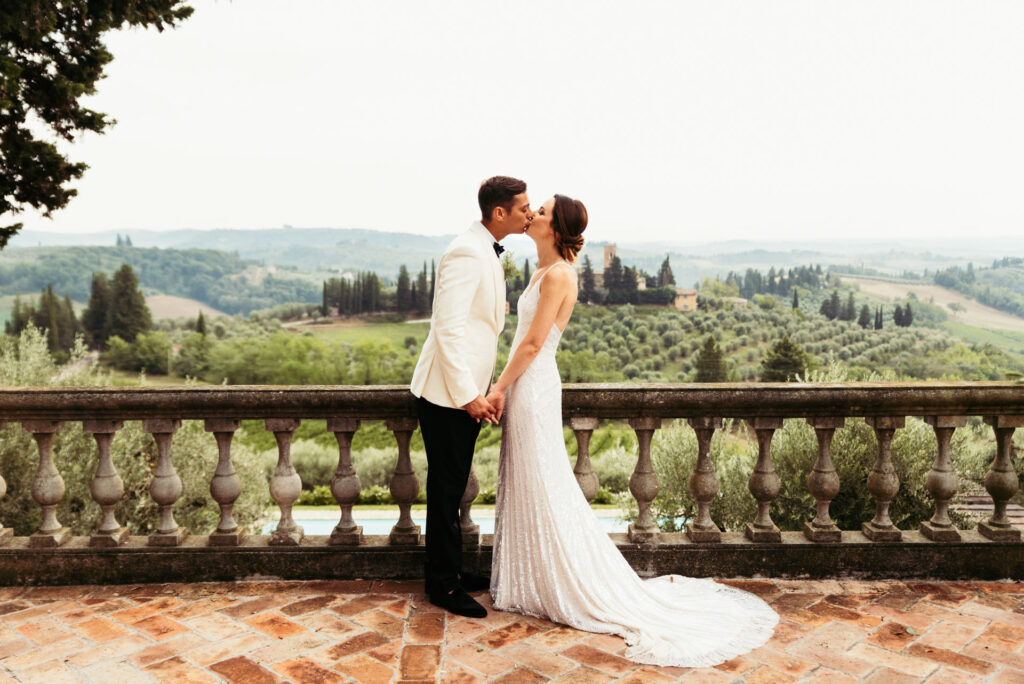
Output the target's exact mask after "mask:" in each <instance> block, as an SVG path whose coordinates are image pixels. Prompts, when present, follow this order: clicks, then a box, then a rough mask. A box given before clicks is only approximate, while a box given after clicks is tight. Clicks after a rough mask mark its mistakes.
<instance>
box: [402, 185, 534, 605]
mask: <svg viewBox="0 0 1024 684" xmlns="http://www.w3.org/2000/svg"><path fill="white" fill-rule="evenodd" d="M477 199H478V201H479V204H480V213H481V220H480V221H475V222H474V223H473V225H471V226H470V227H469V230H467V231H466V232H464V233H462V234H461V235H459V236H458V237H456V238H455V239H454V240H452V242H451V244H449V245H448V248H447V249H446V250H445V253H444V254H443V255H442V256H441V262H440V264H439V265H438V268H437V281H436V284H435V286H434V308H433V314H432V315H431V317H430V333H429V334H428V335H427V340H426V342H424V344H423V351H422V352H420V358H419V361H418V362H417V363H416V370H415V372H414V373H413V376H412V383H411V386H410V390H411V391H412V393H413V394H414V395H416V397H417V399H416V410H417V413H418V414H419V419H420V430H421V431H422V433H423V444H424V446H425V447H426V450H427V562H426V567H425V576H426V591H427V595H428V596H429V597H430V602H431V603H433V604H434V605H437V606H441V607H442V608H444V609H445V610H448V611H451V612H452V613H456V614H458V615H465V616H467V617H484V616H485V615H487V611H486V610H484V607H483V606H481V605H480V604H479V603H477V602H476V601H475V600H474V599H473V597H472V596H470V595H469V594H468V593H467V591H479V590H481V589H486V588H487V587H488V585H489V581H488V580H487V578H486V577H480V576H477V575H468V574H466V575H464V574H462V573H461V566H462V534H461V529H460V527H459V503H460V501H461V500H462V495H463V493H464V492H465V489H466V483H467V482H468V480H469V469H470V466H472V464H473V452H474V450H475V445H476V438H477V435H478V434H479V433H480V421H481V420H486V421H488V422H490V423H496V422H497V419H498V417H499V416H500V412H501V408H502V407H500V406H499V407H496V406H492V405H491V403H490V402H488V401H487V399H486V398H485V396H486V395H487V392H488V389H489V388H490V386H491V380H492V378H493V377H494V364H495V357H496V355H497V349H498V335H499V334H500V333H501V329H502V328H503V327H504V326H505V276H504V271H503V269H502V266H501V256H500V255H501V252H502V251H503V250H502V247H500V246H499V245H498V241H499V240H502V239H503V238H505V236H507V235H510V234H512V233H522V232H523V231H524V230H525V228H526V226H527V225H529V223H530V220H531V219H532V218H533V212H531V211H530V200H529V199H528V198H527V196H526V183H524V182H523V181H521V180H518V179H516V178H510V177H508V176H494V177H493V178H488V179H487V180H485V181H484V182H483V183H482V184H481V185H480V192H479V193H478V195H477Z"/></svg>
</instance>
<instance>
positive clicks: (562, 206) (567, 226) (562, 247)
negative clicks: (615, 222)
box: [551, 195, 587, 262]
mask: <svg viewBox="0 0 1024 684" xmlns="http://www.w3.org/2000/svg"><path fill="white" fill-rule="evenodd" d="M586 228H587V208H586V207H585V206H583V202H580V201H579V200H574V199H572V198H571V197H566V196H565V195H555V208H554V210H553V211H552V212H551V229H552V230H553V231H554V233H555V249H557V250H558V254H559V255H560V256H561V257H562V258H563V259H565V260H566V261H569V262H573V261H576V255H578V254H579V253H580V250H581V249H583V231H584V230H586Z"/></svg>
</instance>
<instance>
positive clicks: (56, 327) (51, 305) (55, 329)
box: [39, 283, 60, 352]
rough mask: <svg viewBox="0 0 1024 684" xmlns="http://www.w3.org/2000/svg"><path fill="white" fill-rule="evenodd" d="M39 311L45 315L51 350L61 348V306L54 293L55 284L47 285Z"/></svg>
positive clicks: (47, 339) (47, 342)
mask: <svg viewBox="0 0 1024 684" xmlns="http://www.w3.org/2000/svg"><path fill="white" fill-rule="evenodd" d="M39 313H40V314H41V315H42V316H43V317H44V320H45V321H46V325H44V326H42V327H45V328H46V344H47V346H48V347H49V348H50V351H51V352H55V351H57V350H58V349H60V307H59V306H58V304H57V298H56V297H55V296H54V295H53V284H52V283H51V284H49V285H47V286H46V289H45V290H43V294H42V296H40V298H39Z"/></svg>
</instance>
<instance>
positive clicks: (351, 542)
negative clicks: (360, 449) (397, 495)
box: [327, 418, 363, 546]
mask: <svg viewBox="0 0 1024 684" xmlns="http://www.w3.org/2000/svg"><path fill="white" fill-rule="evenodd" d="M327 429H328V430H330V431H331V432H333V433H334V438H335V439H337V440H338V468H337V469H336V470H335V471H334V477H333V478H332V479H331V494H333V495H334V500H335V501H337V502H338V506H339V507H341V519H340V520H339V521H338V524H337V525H335V526H334V530H333V531H332V532H331V541H330V543H331V544H332V545H334V546H339V545H346V546H358V545H359V544H362V543H363V528H362V527H361V526H359V525H356V522H355V520H353V519H352V506H353V505H355V503H356V501H358V500H359V490H360V489H361V488H362V487H361V483H360V482H359V476H358V475H356V469H355V468H353V467H352V435H354V434H355V432H356V430H358V429H359V421H358V420H356V419H355V418H328V419H327Z"/></svg>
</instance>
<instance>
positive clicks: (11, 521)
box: [0, 329, 270, 535]
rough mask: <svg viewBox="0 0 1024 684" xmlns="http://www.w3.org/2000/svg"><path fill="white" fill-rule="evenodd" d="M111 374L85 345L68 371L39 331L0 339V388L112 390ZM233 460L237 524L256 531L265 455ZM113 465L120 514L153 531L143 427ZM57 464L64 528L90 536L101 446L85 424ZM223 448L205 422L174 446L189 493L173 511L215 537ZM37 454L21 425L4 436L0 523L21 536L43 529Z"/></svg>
mask: <svg viewBox="0 0 1024 684" xmlns="http://www.w3.org/2000/svg"><path fill="white" fill-rule="evenodd" d="M109 384H110V376H109V375H108V374H106V373H103V372H100V371H99V370H98V369H97V367H95V366H91V365H90V364H89V362H88V360H87V358H86V349H85V347H84V345H82V344H80V343H79V344H78V345H76V347H75V349H73V350H72V353H71V355H70V361H69V363H68V365H67V366H65V367H64V368H58V367H57V366H56V365H54V363H53V360H52V359H51V357H50V355H49V353H48V351H47V344H46V340H45V338H43V337H42V335H41V334H40V333H39V332H38V331H37V330H35V329H26V330H25V331H23V332H22V334H21V335H20V336H19V337H3V338H0V385H6V386H45V385H60V386H68V385H70V386H96V385H109ZM231 454H232V462H233V464H234V466H235V470H236V472H237V473H238V476H239V478H240V479H241V480H242V495H241V496H240V497H239V499H238V500H237V501H236V502H235V506H234V515H235V518H236V519H237V520H238V522H239V523H240V524H241V525H243V526H247V527H249V529H257V528H259V527H260V525H261V522H262V520H263V519H264V517H265V509H266V506H267V503H268V501H269V498H270V496H269V492H268V487H267V480H266V477H265V473H264V468H263V466H262V461H261V458H260V457H259V455H257V454H256V453H254V452H253V451H252V450H250V449H248V448H246V447H245V446H244V445H239V444H233V445H232V449H231ZM111 456H112V458H113V462H114V467H115V468H116V469H117V472H118V474H119V475H120V476H121V479H122V481H123V482H124V490H125V493H124V496H123V497H122V499H121V501H120V503H118V504H117V506H116V507H115V509H114V510H115V514H116V516H117V519H118V520H119V521H120V522H121V524H122V525H125V526H126V527H128V529H129V530H130V531H131V533H132V534H137V535H139V534H141V535H144V534H148V533H150V532H152V531H153V530H155V528H156V524H157V521H158V506H157V504H156V503H155V502H154V501H153V499H152V498H151V497H150V495H149V486H150V483H151V481H152V469H153V467H154V466H155V464H156V457H157V453H156V444H155V442H154V440H153V437H152V436H151V435H148V434H146V433H144V432H143V431H142V425H141V423H140V422H138V421H128V422H126V423H125V424H124V427H122V428H121V429H120V430H118V432H117V433H116V435H115V436H114V439H113V442H112V444H111ZM53 457H54V463H55V464H56V466H57V470H58V471H59V472H60V474H61V476H62V477H63V478H64V483H65V487H66V491H65V494H64V498H63V499H62V500H61V502H60V503H59V504H58V506H57V516H58V518H59V520H60V521H61V523H62V524H64V525H66V526H68V527H70V528H71V530H72V531H73V532H74V534H76V535H87V534H90V533H91V532H92V531H93V530H94V529H95V528H96V527H97V526H98V524H99V521H100V518H101V515H100V508H99V505H98V504H96V503H95V502H94V501H93V500H92V495H91V493H90V484H91V481H92V477H93V474H94V473H95V470H96V463H97V460H98V451H97V448H96V442H95V440H94V439H93V437H92V436H91V435H89V434H86V433H83V431H82V425H81V423H79V422H71V423H65V424H64V425H62V426H61V428H60V429H59V430H58V432H57V434H56V437H55V439H54V446H53ZM217 459H218V456H217V446H216V442H215V441H214V437H213V435H212V434H210V433H207V432H206V431H205V430H204V428H203V423H202V421H193V420H189V421H183V422H182V426H181V428H180V429H179V430H178V431H177V432H176V433H175V434H174V438H173V440H172V442H171V461H172V463H173V464H174V467H175V469H176V471H177V473H178V476H179V477H180V478H181V481H182V485H183V493H182V495H181V498H180V499H179V500H178V502H177V503H176V504H175V506H174V515H175V518H176V519H177V521H178V524H179V525H181V526H182V527H185V528H186V529H188V530H189V531H190V532H193V533H195V534H205V533H208V532H210V531H211V530H212V529H213V528H214V527H215V526H216V523H217V520H218V518H219V507H218V506H217V504H216V502H214V501H213V499H212V497H211V496H210V480H211V479H212V477H213V472H214V470H215V468H216V465H217ZM38 461H39V456H38V451H37V449H36V445H35V441H34V440H33V439H32V437H31V436H30V435H28V434H26V433H25V432H24V430H22V428H21V426H20V425H18V424H9V425H7V427H5V428H4V429H3V430H0V473H2V474H3V476H4V478H5V479H6V480H7V486H8V489H7V496H5V497H4V498H3V499H0V520H2V521H3V523H4V524H5V525H8V526H10V527H13V528H14V530H15V533H16V534H18V535H28V534H31V533H32V532H34V531H35V530H36V529H37V528H38V526H39V523H40V520H41V512H40V510H39V506H38V505H36V503H35V502H34V500H33V499H32V495H31V489H32V481H33V480H34V479H35V472H36V469H37V466H38Z"/></svg>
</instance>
